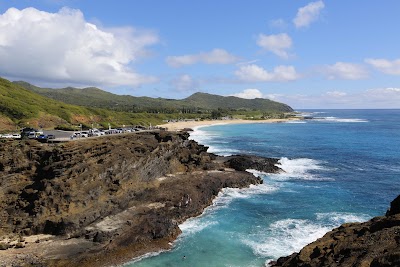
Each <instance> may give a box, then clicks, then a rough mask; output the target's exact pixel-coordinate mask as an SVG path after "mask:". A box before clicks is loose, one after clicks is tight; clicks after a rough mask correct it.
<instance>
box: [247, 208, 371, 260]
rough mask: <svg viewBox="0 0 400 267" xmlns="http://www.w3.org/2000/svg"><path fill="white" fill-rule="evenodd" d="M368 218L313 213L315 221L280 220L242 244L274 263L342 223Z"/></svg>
mask: <svg viewBox="0 0 400 267" xmlns="http://www.w3.org/2000/svg"><path fill="white" fill-rule="evenodd" d="M368 218H369V216H368V215H365V214H353V213H340V212H331V213H317V214H316V219H315V220H305V219H284V220H279V221H276V222H274V223H272V224H271V225H269V227H268V228H267V229H261V230H259V231H258V232H256V233H254V234H253V235H251V236H246V237H244V238H243V239H242V242H243V243H244V244H246V245H248V246H249V247H250V248H251V249H252V250H253V252H254V254H256V255H259V256H262V257H266V258H272V259H277V258H279V257H282V256H285V255H290V254H291V253H293V252H296V251H299V250H300V249H301V248H303V247H304V246H305V245H307V244H309V243H311V242H313V241H315V240H316V239H318V238H320V237H322V236H323V235H325V234H326V233H327V232H328V231H330V230H332V229H333V228H335V227H338V226H339V225H341V224H343V223H345V222H360V221H365V220H367V219H368Z"/></svg>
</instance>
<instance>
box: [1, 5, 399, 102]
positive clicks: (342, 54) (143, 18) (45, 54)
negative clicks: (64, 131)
mask: <svg viewBox="0 0 400 267" xmlns="http://www.w3.org/2000/svg"><path fill="white" fill-rule="evenodd" d="M399 14H400V1H398V0H385V1H382V0H380V1H378V0H368V1H361V0H352V1H337V0H319V1H303V0H296V1H293V0H279V1H273V0H251V1H244V0H235V1H232V0H218V1H215V0H201V1H196V0H194V1H187V0H114V1H105V0H96V1H94V0H0V76H1V77H4V78H6V79H9V80H12V81H16V80H24V81H27V82H30V83H32V84H34V85H37V86H41V87H51V88H62V87H68V86H73V87H79V88H84V87H89V86H95V87H98V88H101V89H103V90H106V91H109V92H112V93H115V94H121V95H133V96H150V97H163V98H174V99H182V98H185V97H188V96H190V95H191V94H193V93H195V92H205V93H211V94H218V95H224V96H227V95H234V96H238V97H242V98H268V99H272V100H275V101H279V102H284V103H286V104H289V105H290V106H292V107H293V108H295V109H304V108H400V34H399V33H400V32H399V26H400V16H399Z"/></svg>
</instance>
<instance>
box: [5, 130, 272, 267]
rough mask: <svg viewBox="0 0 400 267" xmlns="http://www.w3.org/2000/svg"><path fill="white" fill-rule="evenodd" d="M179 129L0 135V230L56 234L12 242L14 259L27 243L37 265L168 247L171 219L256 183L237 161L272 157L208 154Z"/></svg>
mask: <svg viewBox="0 0 400 267" xmlns="http://www.w3.org/2000/svg"><path fill="white" fill-rule="evenodd" d="M188 136H189V135H188V134H187V133H170V132H143V133H135V134H127V135H120V136H107V137H101V138H93V139H86V140H78V141H73V142H68V143H65V144H62V145H51V144H41V143H38V142H36V141H26V142H24V141H21V142H7V143H3V144H2V146H1V147H0V190H1V194H0V225H1V228H0V238H1V237H5V236H8V235H10V234H14V235H17V236H29V235H33V234H51V235H54V236H56V237H55V239H54V240H53V241H52V242H53V243H51V245H47V244H46V243H38V244H27V247H26V248H21V249H20V251H22V252H21V254H20V259H22V261H23V259H24V258H23V257H22V256H21V255H25V254H26V255H28V254H27V253H28V252H29V253H32V250H33V252H34V254H35V257H37V259H38V260H37V262H39V263H38V264H39V265H38V266H41V265H43V264H45V265H46V266H93V265H92V264H93V262H94V261H96V266H108V265H111V264H113V263H115V262H116V260H115V259H120V261H121V262H123V261H124V260H125V261H126V260H129V259H130V258H132V257H133V256H138V255H140V254H142V253H144V252H148V251H151V250H158V249H159V248H162V247H168V242H170V241H172V240H174V239H175V238H176V237H177V236H178V235H179V234H180V229H179V227H178V225H179V223H181V222H183V221H184V220H186V219H187V218H189V217H193V216H197V215H200V214H201V213H202V211H203V209H204V208H205V207H207V206H209V205H210V204H211V202H212V200H213V199H214V198H215V197H216V196H217V194H218V193H219V191H220V190H221V189H222V188H224V187H240V188H241V187H247V186H249V185H250V184H258V183H262V180H261V179H260V178H257V177H254V176H253V175H252V174H250V173H247V172H244V171H241V170H242V169H243V168H244V167H243V166H244V165H245V164H246V166H248V165H249V164H250V165H251V168H253V169H259V170H260V171H268V170H272V169H273V165H274V164H275V163H274V160H267V159H261V158H257V159H256V158H253V159H249V158H244V157H242V156H240V157H239V158H240V159H238V160H236V161H235V157H231V158H229V162H227V160H228V159H223V158H222V159H221V158H218V159H217V157H216V156H215V155H213V154H210V153H207V147H205V146H202V145H199V144H197V143H196V142H195V141H192V140H188ZM251 161H254V162H255V163H251ZM235 162H236V163H235ZM241 162H246V163H245V164H243V163H241ZM227 168H228V169H227ZM231 168H233V169H236V170H239V171H234V170H232V169H231ZM246 168H248V167H246ZM274 171H275V170H274ZM60 244H61V245H60ZM29 249H31V250H29ZM24 251H28V252H24ZM0 253H1V252H0ZM24 253H25V254H24ZM29 255H31V254H29ZM0 258H1V255H0ZM35 259H36V258H35ZM110 259H114V260H113V261H110ZM99 262H101V264H99ZM0 263H1V262H0Z"/></svg>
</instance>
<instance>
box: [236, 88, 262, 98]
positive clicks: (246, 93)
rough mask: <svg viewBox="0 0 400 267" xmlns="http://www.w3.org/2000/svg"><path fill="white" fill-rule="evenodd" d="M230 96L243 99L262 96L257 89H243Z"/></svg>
mask: <svg viewBox="0 0 400 267" xmlns="http://www.w3.org/2000/svg"><path fill="white" fill-rule="evenodd" d="M232 96H236V97H240V98H245V99H254V98H263V94H262V93H261V91H260V90H258V89H245V90H243V91H242V92H240V93H237V94H233V95H232Z"/></svg>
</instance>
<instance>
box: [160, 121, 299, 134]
mask: <svg viewBox="0 0 400 267" xmlns="http://www.w3.org/2000/svg"><path fill="white" fill-rule="evenodd" d="M298 120H300V118H287V119H266V120H243V119H232V120H204V121H178V122H169V123H165V124H160V125H157V127H162V128H166V129H167V130H168V131H182V130H184V129H185V128H195V127H205V126H214V125H226V124H254V123H280V122H288V121H298Z"/></svg>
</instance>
